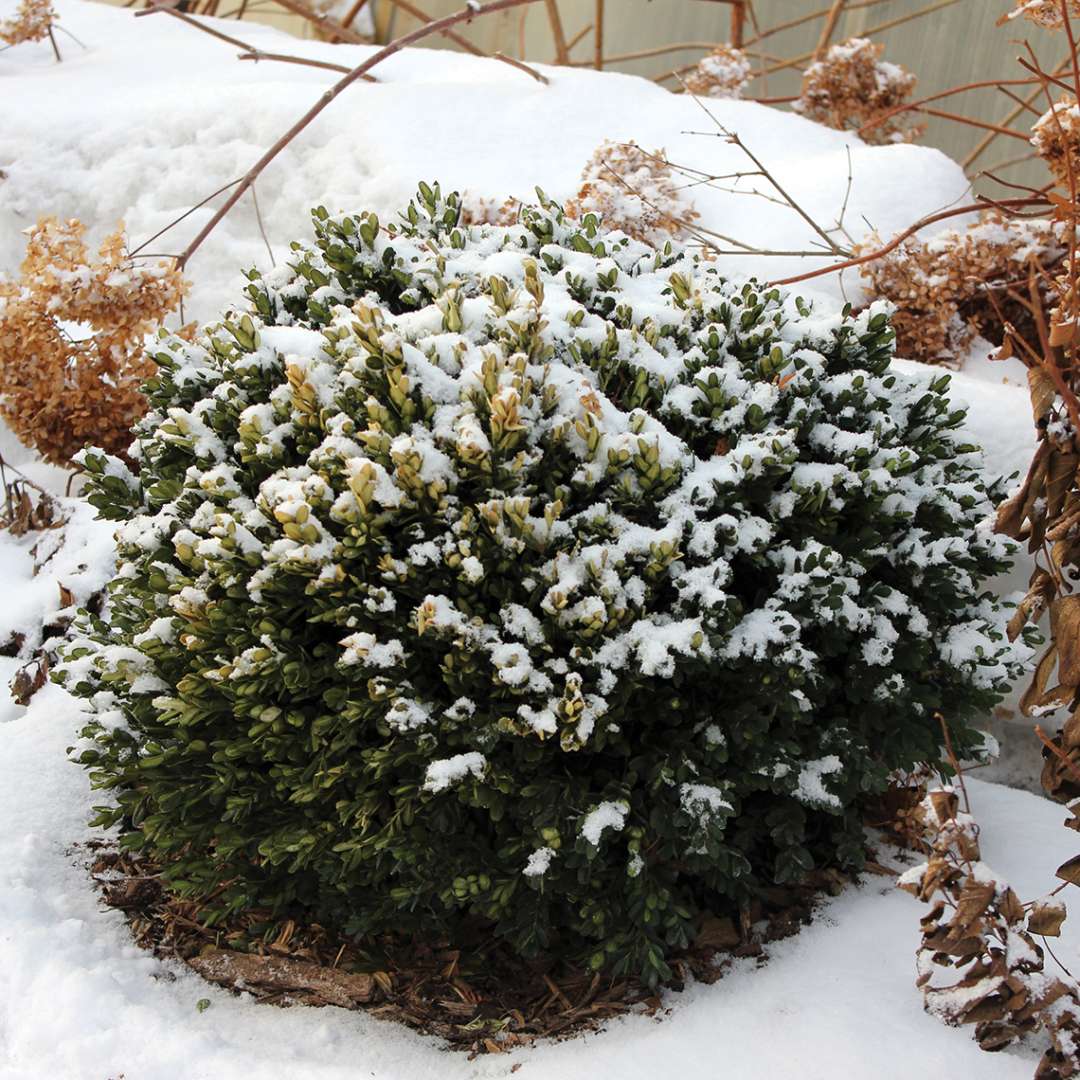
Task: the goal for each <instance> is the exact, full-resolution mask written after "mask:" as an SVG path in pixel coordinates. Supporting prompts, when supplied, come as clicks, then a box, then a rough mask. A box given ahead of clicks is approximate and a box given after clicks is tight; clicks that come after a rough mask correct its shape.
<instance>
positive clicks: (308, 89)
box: [0, 0, 968, 318]
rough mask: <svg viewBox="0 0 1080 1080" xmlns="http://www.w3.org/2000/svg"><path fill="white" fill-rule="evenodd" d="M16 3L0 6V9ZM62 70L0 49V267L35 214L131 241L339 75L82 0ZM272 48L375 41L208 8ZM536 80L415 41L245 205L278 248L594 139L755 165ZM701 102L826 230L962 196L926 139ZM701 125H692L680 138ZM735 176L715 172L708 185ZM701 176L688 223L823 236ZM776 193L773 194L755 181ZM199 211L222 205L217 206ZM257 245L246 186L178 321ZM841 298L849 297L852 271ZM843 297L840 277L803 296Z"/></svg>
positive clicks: (278, 166)
mask: <svg viewBox="0 0 1080 1080" xmlns="http://www.w3.org/2000/svg"><path fill="white" fill-rule="evenodd" d="M15 5H16V0H0V17H3V16H4V15H6V14H8V13H9V12H10V11H11V10H13V9H14V7H15ZM56 6H57V9H58V11H59V12H60V17H61V23H62V25H63V26H64V27H66V28H68V29H69V30H70V31H71V32H72V33H74V34H75V35H77V36H78V37H79V38H80V39H81V40H82V41H83V42H85V44H86V46H87V48H86V50H85V51H84V50H83V49H81V48H80V47H79V46H78V45H76V44H75V43H74V42H73V41H71V40H70V39H69V38H67V37H65V36H63V35H61V36H60V42H61V47H62V49H63V52H64V62H63V64H60V65H58V64H56V63H55V61H54V59H53V56H52V51H51V49H50V48H49V46H48V43H44V44H41V45H33V44H31V45H23V46H20V47H19V48H18V49H11V50H9V51H8V52H6V53H4V55H3V58H2V61H0V80H2V81H0V86H2V87H3V93H4V100H5V103H13V107H9V108H7V109H5V115H4V123H3V126H2V128H0V170H3V171H4V172H5V173H6V174H7V178H6V179H5V180H3V181H0V272H3V271H8V272H10V271H11V270H13V269H14V268H15V267H16V266H17V265H18V262H19V260H20V258H21V251H22V245H23V238H22V236H21V235H20V230H22V229H24V228H26V227H27V226H28V225H31V224H33V223H34V222H35V221H36V220H37V217H38V215H39V214H56V215H58V216H61V217H72V216H75V217H79V218H81V219H82V220H83V221H84V222H86V223H87V224H88V225H89V226H90V227H91V228H92V230H93V231H94V235H95V236H97V235H103V234H104V233H105V232H106V231H108V230H110V229H112V228H113V227H114V225H115V223H116V221H117V220H119V219H124V220H125V221H126V223H127V227H128V234H129V236H130V238H131V241H132V244H133V246H138V245H139V244H141V243H142V242H143V241H145V240H147V239H148V238H149V237H151V236H152V235H153V234H154V233H156V232H157V231H158V230H159V229H162V228H164V227H165V226H166V225H167V224H169V222H171V221H172V220H174V219H175V218H176V217H178V216H179V215H180V214H182V213H184V212H185V211H186V210H188V209H189V208H190V207H191V206H192V205H193V204H194V203H196V202H198V201H199V200H201V199H203V198H205V197H206V196H207V195H209V194H210V193H211V192H213V191H215V190H217V189H218V188H220V187H221V186H222V185H224V184H227V183H228V182H229V181H231V180H234V179H236V178H238V177H239V176H241V175H242V174H243V173H244V172H245V171H246V170H247V169H248V168H249V167H250V166H251V165H252V164H253V163H254V162H255V161H256V160H257V159H258V158H259V156H260V155H261V154H262V153H263V151H264V150H266V148H267V147H269V146H270V145H271V144H272V143H273V142H274V141H275V140H276V139H277V138H278V137H279V136H280V135H281V134H282V133H283V132H284V131H285V130H287V129H288V128H289V127H290V126H291V125H292V123H293V122H294V121H295V120H296V119H297V118H298V117H299V116H300V115H301V114H302V113H303V112H304V111H305V110H306V109H307V108H308V107H309V106H310V105H311V104H312V103H313V102H314V101H315V100H316V99H317V98H318V96H319V94H320V93H321V92H322V90H324V89H325V88H326V87H328V86H330V85H332V83H333V82H334V81H335V80H336V78H338V76H337V75H336V74H335V73H333V72H327V71H320V70H317V69H314V68H305V67H298V66H296V65H291V64H281V63H273V62H260V63H258V64H256V63H251V62H246V61H245V62H241V61H239V60H237V59H236V56H237V50H236V49H235V48H234V47H232V46H230V45H228V44H226V43H224V42H220V41H217V40H215V39H213V38H210V37H209V36H208V35H205V34H202V33H200V32H199V31H198V30H195V29H193V28H192V27H190V26H186V25H184V24H183V23H180V22H179V21H177V20H174V19H171V18H169V17H168V16H165V15H155V16H151V17H148V18H141V19H136V18H135V16H134V12H133V11H130V10H126V9H122V8H113V7H106V6H103V5H99V4H89V3H81V2H79V0H58V3H57V5H56ZM209 21H210V22H211V23H214V24H219V25H220V26H221V28H222V29H224V30H225V32H227V33H230V34H232V35H234V36H237V37H240V38H241V39H243V40H244V41H246V42H248V43H250V44H251V45H253V46H256V47H258V48H260V49H262V50H264V51H267V52H280V53H289V54H292V55H298V56H306V57H312V58H318V59H327V60H332V61H333V62H335V63H339V64H355V63H358V62H359V61H360V60H361V59H362V58H363V57H365V56H367V55H370V53H371V52H372V49H371V48H370V47H365V46H351V45H328V44H323V43H319V42H311V41H300V40H297V39H294V38H292V37H289V36H288V35H285V34H283V33H281V32H280V31H276V30H273V29H271V28H268V27H264V26H257V25H255V24H250V23H237V22H235V21H224V20H209ZM543 71H544V73H545V74H546V75H547V77H548V78H549V79H550V85H548V86H544V85H543V84H541V83H539V82H537V81H536V80H534V79H532V78H530V77H529V76H528V75H526V74H524V73H522V72H520V71H518V70H516V69H515V68H513V67H510V66H509V65H507V64H502V63H499V62H497V61H494V60H485V59H477V58H475V57H471V56H466V55H462V54H457V53H450V52H446V51H441V50H440V51H436V50H430V49H413V50H408V51H406V52H404V53H401V54H399V55H397V56H395V57H392V58H391V59H390V60H388V61H387V62H386V63H385V64H383V65H381V66H380V67H379V68H378V69H377V72H376V74H377V76H378V78H379V80H380V81H379V82H378V83H377V84H365V83H357V84H356V85H354V86H352V87H351V88H350V89H349V90H348V91H347V92H346V93H345V94H344V95H343V96H342V97H341V98H339V99H338V100H337V101H335V102H334V103H333V104H332V105H331V106H330V107H329V108H328V109H327V110H326V111H325V112H324V113H323V114H322V116H321V117H320V118H319V119H318V120H317V121H316V122H315V123H314V124H313V125H312V126H311V127H310V128H308V129H307V131H306V132H305V133H304V134H303V135H302V136H301V137H300V138H299V139H298V140H296V141H295V142H294V143H293V144H292V145H291V146H290V147H289V148H288V149H286V150H285V151H284V153H283V154H282V155H281V156H280V157H279V158H278V159H277V160H276V161H275V162H274V163H273V164H272V165H271V166H270V167H269V169H268V170H267V171H266V173H265V174H264V175H263V177H262V178H261V179H260V181H259V183H258V186H257V195H258V200H259V207H260V209H261V211H262V216H263V220H264V222H265V224H266V229H267V233H268V235H269V239H270V243H271V246H272V248H273V250H274V253H275V255H276V257H277V258H278V259H281V258H283V257H284V255H285V254H286V252H287V250H288V248H287V245H288V243H289V241H291V240H293V239H296V238H298V237H302V236H307V235H308V233H309V231H310V230H309V222H308V210H309V209H310V208H311V207H312V206H315V205H319V204H324V205H326V207H327V209H329V210H330V211H331V212H336V211H339V210H343V211H346V210H347V211H353V210H358V209H372V210H375V211H376V212H377V213H378V214H379V215H380V216H382V217H383V218H384V220H386V219H387V218H388V216H389V215H392V214H393V213H395V212H396V211H398V210H399V209H400V208H401V207H402V206H403V205H404V203H405V202H406V201H407V200H408V198H409V197H410V196H411V194H412V193H413V191H414V190H415V188H416V182H417V181H418V180H420V179H427V180H432V179H438V180H440V181H441V182H442V184H443V187H444V190H449V189H450V188H455V187H456V188H460V189H468V190H470V191H472V192H475V193H476V194H477V195H484V196H498V197H504V196H507V195H512V196H518V197H522V196H523V197H526V198H529V197H531V196H532V194H533V188H534V186H535V185H540V186H541V187H543V188H544V189H545V190H546V191H547V192H548V194H550V195H551V196H552V197H554V198H556V199H559V200H564V199H566V198H567V197H568V196H570V195H571V194H572V193H573V192H574V191H575V190H576V188H577V181H578V177H579V175H580V173H581V170H582V168H583V167H584V165H585V163H586V162H587V161H588V159H589V157H590V156H591V155H592V153H593V151H594V150H595V149H596V148H597V146H599V144H600V143H601V142H602V141H603V140H604V139H615V140H622V139H635V140H637V141H638V142H639V143H640V144H641V145H642V146H644V147H645V148H646V149H648V150H653V149H655V148H659V147H664V148H666V150H667V152H668V155H669V157H670V159H671V160H672V161H674V162H678V163H680V164H685V165H687V166H690V167H692V168H694V169H701V170H707V171H708V172H710V173H711V174H713V175H721V174H727V173H732V172H736V171H739V170H743V171H745V170H747V169H748V168H751V169H752V168H753V166H752V165H750V164H749V162H748V161H747V159H746V158H745V156H743V155H742V153H741V152H740V151H739V150H738V149H736V148H735V147H733V146H731V145H729V144H728V143H727V142H725V141H724V139H723V138H722V137H718V131H717V128H716V125H715V124H714V123H713V121H712V120H711V119H710V118H709V116H708V115H706V113H705V112H704V111H703V110H702V108H701V107H700V106H699V105H698V104H697V103H696V102H695V101H694V100H693V99H691V98H689V97H685V96H677V95H673V94H671V93H668V92H667V91H666V90H664V89H661V88H660V87H658V86H656V85H655V84H653V83H651V82H649V81H647V80H644V79H640V78H636V77H632V76H627V75H619V74H612V73H598V72H595V71H589V70H572V71H571V70H567V69H564V68H543ZM707 104H708V108H709V110H710V111H711V112H712V113H713V115H714V116H715V118H716V119H717V120H718V121H719V122H720V123H722V124H723V125H725V126H726V127H728V128H729V129H731V130H733V131H736V132H738V133H739V135H740V136H741V137H742V138H743V139H744V140H745V142H746V144H747V146H748V147H749V148H750V149H751V150H753V151H754V153H755V154H757V155H758V156H759V157H760V158H761V159H762V160H763V161H764V162H765V163H766V164H767V165H768V166H769V168H770V169H772V170H773V171H774V172H775V175H776V177H777V179H778V180H779V181H780V182H781V183H782V184H783V185H784V186H785V187H786V188H787V189H788V190H789V191H790V192H791V193H792V195H793V196H794V197H795V199H796V200H797V201H798V202H799V203H800V205H802V206H803V207H804V208H805V209H806V211H807V212H808V213H809V214H811V215H812V216H813V217H814V218H815V219H816V220H818V221H819V222H820V223H821V224H822V225H823V226H825V227H831V226H832V225H834V224H835V222H836V219H837V217H838V215H839V214H840V211H841V207H842V204H843V200H844V193H845V190H846V187H847V179H848V166H849V155H850V165H851V176H852V184H851V194H850V199H849V201H848V208H847V212H846V214H845V217H844V221H845V224H846V226H847V228H848V229H849V230H850V231H851V233H852V235H853V237H854V238H855V239H859V238H860V237H861V236H862V235H864V234H865V232H866V231H867V224H866V223H867V222H869V223H870V224H871V225H873V226H874V227H875V228H876V229H877V230H878V231H879V232H881V233H882V234H884V235H889V234H892V233H893V232H895V231H897V230H899V229H902V228H904V227H906V226H908V225H910V224H911V223H912V222H913V221H915V220H917V219H918V218H919V217H921V216H923V215H925V214H928V213H931V212H933V211H935V210H940V209H942V208H943V207H945V206H947V205H950V204H952V203H955V202H957V201H958V200H962V199H963V198H964V196H965V193H966V191H967V188H968V185H967V181H966V180H965V178H964V176H963V173H962V171H961V169H960V168H959V166H957V165H956V164H955V163H954V162H952V161H950V160H949V159H948V158H946V157H945V156H944V155H943V154H941V153H939V152H938V151H937V150H932V149H928V148H926V147H918V146H907V145H898V146H884V147H874V146H865V145H863V144H862V142H861V141H860V140H859V139H857V138H856V137H854V136H852V135H845V134H842V133H840V132H837V131H832V130H830V129H828V128H823V127H820V126H818V125H816V124H813V123H811V122H810V121H807V120H805V119H803V118H802V117H799V116H797V115H795V114H793V113H789V112H782V111H780V110H778V109H771V108H768V107H766V106H762V105H756V104H753V103H749V102H740V101H725V100H718V99H716V100H710V101H709V102H708V103H707ZM696 133H700V134H696ZM730 183H731V182H730V181H720V182H719V187H724V186H729V185H730ZM762 183H763V181H761V180H760V179H759V178H757V179H751V180H743V181H741V182H740V183H739V186H740V188H742V189H743V190H742V191H740V192H739V193H731V192H728V191H724V190H719V187H718V188H713V187H706V186H698V187H695V188H694V190H693V192H692V195H693V198H694V201H695V202H696V204H697V208H698V210H699V211H700V213H701V215H702V216H701V222H700V224H701V225H702V226H704V227H706V228H709V229H712V230H713V231H715V232H718V233H723V234H725V235H728V236H734V237H735V238H736V239H738V240H741V241H743V242H744V243H747V244H750V245H752V246H754V247H758V248H775V249H779V250H813V249H815V248H816V247H817V246H819V245H820V240H819V239H818V238H817V237H816V236H815V234H814V233H813V232H812V231H811V230H810V229H809V228H808V226H807V225H806V224H805V222H804V221H803V220H802V219H801V218H799V217H798V216H797V215H796V214H795V213H794V212H793V211H791V210H789V209H787V208H786V207H783V206H778V205H777V204H776V203H774V202H767V201H765V200H764V199H762V198H758V197H756V196H754V195H751V194H748V193H747V189H748V188H749V187H750V186H752V185H754V184H758V185H761V184H762ZM769 190H770V193H772V192H771V189H769ZM213 205H217V204H216V203H215V204H212V206H213ZM212 206H211V207H208V208H206V209H203V210H200V211H198V212H196V213H194V214H192V215H191V217H189V218H188V219H187V220H186V221H185V222H184V223H183V224H182V225H181V226H179V227H177V228H176V229H175V230H173V231H172V232H169V233H167V234H166V235H165V236H164V237H162V238H161V239H160V240H158V241H155V242H154V243H153V244H152V245H151V247H150V248H148V249H147V251H152V252H161V253H176V252H178V251H180V250H181V249H182V248H183V246H184V245H185V243H186V242H187V241H188V240H189V239H190V238H191V237H192V236H193V235H194V234H195V232H196V231H197V230H198V229H199V228H200V227H201V226H202V225H203V224H205V222H206V221H207V220H208V218H209V216H210V214H211V212H212ZM267 261H268V256H267V252H266V248H265V246H264V244H263V241H262V239H261V238H260V235H259V229H258V225H257V222H256V218H255V210H254V205H253V203H252V200H251V198H250V197H245V198H244V200H243V201H242V202H241V203H240V205H238V206H237V207H236V209H235V210H234V211H233V212H232V214H230V216H229V217H228V218H227V219H226V220H225V221H224V222H223V224H222V225H221V226H220V227H219V229H218V230H217V231H216V232H215V233H214V235H213V236H212V237H211V239H210V240H208V241H207V243H206V244H205V245H204V246H203V248H202V249H201V251H200V252H199V254H198V256H197V257H196V259H195V261H193V262H192V264H191V267H190V274H191V275H192V276H193V277H194V278H195V281H196V288H195V292H194V294H193V297H192V301H191V303H190V305H189V306H188V312H187V314H188V316H189V317H191V316H195V317H198V318H209V317H212V316H214V315H215V314H217V312H218V311H219V309H220V308H221V306H222V305H223V304H225V303H228V302H229V301H230V300H232V298H233V297H235V296H236V295H237V292H238V288H239V284H238V282H239V278H238V272H239V270H240V269H241V268H242V267H246V266H250V265H252V264H258V265H264V264H265V263H266V262H267ZM724 262H725V265H726V268H727V269H728V270H730V271H731V272H732V273H739V274H743V275H748V274H751V273H756V274H759V275H764V276H767V277H772V278H778V277H781V276H786V275H788V274H791V273H795V272H798V271H799V270H800V269H806V268H807V267H809V266H810V265H814V264H815V263H816V262H817V260H806V259H789V258H774V259H761V258H759V257H757V256H753V255H750V256H732V257H730V258H727V259H725V260H724ZM846 285H847V289H848V293H849V296H850V295H852V294H855V295H857V294H858V292H859V285H858V280H857V278H856V276H855V275H848V277H847V279H846ZM815 291H819V292H825V293H826V294H828V295H831V296H833V297H837V298H838V297H840V295H841V282H840V281H839V279H837V278H828V279H821V280H820V281H819V282H817V283H815V284H814V286H813V288H811V287H809V286H808V287H807V288H806V289H805V290H804V292H806V293H807V294H808V295H809V294H811V293H813V292H815Z"/></svg>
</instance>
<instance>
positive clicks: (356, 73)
mask: <svg viewBox="0 0 1080 1080" xmlns="http://www.w3.org/2000/svg"><path fill="white" fill-rule="evenodd" d="M537 2H538V0H490V2H489V3H486V4H483V5H480V6H478V7H467V8H465V9H464V10H463V11H458V12H455V13H454V14H452V15H445V16H444V17H443V18H441V19H437V20H436V21H435V22H432V23H427V24H425V25H424V26H421V27H418V28H417V29H416V30H412V31H410V32H409V33H407V34H403V35H402V36H401V37H399V38H396V39H395V40H394V41H391V42H390V43H389V44H388V45H385V46H384V47H383V48H381V49H380V50H379V51H378V52H377V53H375V54H373V55H372V56H369V57H368V58H367V59H366V60H365V61H364V62H363V63H362V64H360V65H359V66H357V67H355V68H353V70H352V71H350V72H349V74H348V75H343V76H342V77H341V78H340V79H339V80H338V81H337V82H336V83H334V85H333V86H331V87H329V88H328V89H327V90H326V91H325V92H324V93H323V94H322V96H321V97H320V98H319V100H318V101H316V102H315V104H314V105H312V106H311V108H309V109H308V110H307V112H305V113H304V115H303V116H301V117H300V119H299V120H297V121H296V123H295V124H293V125H292V127H290V128H289V130H288V131H286V132H285V133H284V134H283V135H282V136H281V137H280V138H279V139H278V140H277V141H276V142H275V143H274V145H273V146H271V147H270V149H269V150H267V151H266V153H264V154H263V155H262V157H260V158H259V160H258V161H256V162H255V164H254V165H252V167H251V168H250V169H249V170H248V171H247V173H246V174H245V175H244V176H243V177H242V178H241V180H240V181H239V183H237V184H236V185H235V188H234V190H233V192H232V193H231V194H230V195H229V197H228V198H227V199H226V200H225V202H224V203H223V204H222V206H221V207H220V208H219V209H218V210H217V211H216V212H215V214H214V215H213V217H212V218H211V219H210V220H209V221H208V222H207V223H206V224H205V225H204V226H203V227H202V228H201V229H200V230H199V233H198V235H197V236H196V237H195V239H194V240H192V241H191V243H190V244H188V246H187V247H186V248H185V249H184V251H183V252H182V253H181V255H180V258H179V259H178V260H177V268H178V269H183V268H184V266H186V265H187V262H188V260H189V259H190V258H191V256H192V255H194V254H195V252H196V251H198V249H199V247H200V246H201V245H202V243H203V241H204V240H205V239H206V238H207V237H208V236H209V235H210V233H212V232H213V231H214V229H215V228H217V226H218V223H219V222H220V221H221V220H222V218H224V217H225V215H226V214H228V213H229V211H230V210H231V209H232V208H233V207H234V206H235V205H236V204H237V202H239V201H240V199H241V198H242V197H243V195H244V192H245V191H247V189H248V188H249V187H251V185H252V184H254V183H255V181H256V180H257V179H258V178H259V176H260V175H261V174H262V172H263V170H264V169H265V168H266V167H267V166H268V165H269V164H270V163H271V162H272V161H273V160H274V159H275V158H276V157H277V156H278V154H280V153H281V151H282V150H284V149H285V147H286V146H288V145H289V143H291V142H292V141H293V139H295V138H296V137H297V135H299V134H300V132H301V131H303V130H304V129H305V128H306V127H307V126H308V125H309V124H310V123H311V122H312V121H313V120H314V119H315V118H316V117H317V116H318V115H319V114H320V113H321V112H322V111H323V109H325V108H326V107H327V106H328V105H330V104H332V103H333V102H334V101H335V100H336V99H337V97H338V96H339V95H340V94H342V93H344V91H346V90H347V89H348V88H349V87H350V86H352V84H353V83H354V82H356V81H357V80H358V79H361V78H363V77H364V76H365V75H366V74H367V73H368V72H369V71H370V70H371V69H372V68H373V67H375V66H376V65H378V64H380V63H382V61H383V60H386V59H387V58H388V57H391V56H394V55H395V54H396V53H399V52H401V50H402V49H404V48H406V47H407V46H409V45H412V44H413V43H414V42H417V41H422V40H423V39H424V38H426V37H430V36H431V35H432V34H437V33H440V32H441V31H443V30H445V29H448V28H449V27H452V26H456V25H457V24H458V23H463V22H468V21H470V20H472V19H474V18H477V17H478V16H483V15H489V14H491V13H493V12H496V11H505V10H507V9H508V8H514V7H522V6H524V5H526V4H534V3H537Z"/></svg>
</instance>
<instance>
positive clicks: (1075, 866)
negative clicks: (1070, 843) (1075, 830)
mask: <svg viewBox="0 0 1080 1080" xmlns="http://www.w3.org/2000/svg"><path fill="white" fill-rule="evenodd" d="M1056 873H1057V876H1058V877H1059V878H1061V880H1062V881H1067V882H1069V884H1070V885H1077V886H1080V855H1076V856H1074V857H1073V858H1071V859H1069V861H1068V862H1063V863H1062V864H1061V865H1060V866H1059V867H1058V868H1057V871H1056Z"/></svg>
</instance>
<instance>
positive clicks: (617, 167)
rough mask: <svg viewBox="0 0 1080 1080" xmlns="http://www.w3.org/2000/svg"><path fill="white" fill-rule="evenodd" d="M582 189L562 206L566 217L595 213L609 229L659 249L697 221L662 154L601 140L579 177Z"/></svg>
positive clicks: (635, 145)
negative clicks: (659, 246)
mask: <svg viewBox="0 0 1080 1080" xmlns="http://www.w3.org/2000/svg"><path fill="white" fill-rule="evenodd" d="M581 180H582V184H581V189H580V190H579V191H578V193H577V195H576V196H575V197H574V198H573V199H571V200H570V201H569V202H568V203H567V204H566V213H567V214H568V215H569V216H570V217H575V218H582V217H584V216H585V215H586V214H598V215H599V216H600V217H602V218H603V219H604V224H605V225H606V226H607V227H608V228H609V229H621V230H622V231H623V232H624V233H626V234H627V235H628V236H633V237H634V238H635V239H638V240H644V241H645V242H646V243H650V244H657V245H663V244H664V243H665V242H667V241H668V240H670V239H671V238H672V237H673V236H679V235H681V234H682V233H684V232H685V231H686V226H687V224H689V223H691V222H693V221H694V220H695V219H696V218H697V217H698V214H697V211H696V210H695V209H694V207H693V204H692V203H688V202H687V201H686V199H685V198H684V196H683V194H682V192H681V191H680V190H679V188H678V187H677V185H676V184H675V179H674V176H673V175H672V171H671V166H670V165H669V164H668V161H667V157H666V155H665V153H664V151H663V150H656V151H654V152H653V153H651V154H650V153H648V152H647V151H645V150H643V149H642V148H641V147H640V146H638V145H637V143H634V142H629V143H620V142H610V141H605V142H604V143H602V144H601V145H600V146H599V147H598V148H597V150H596V153H594V154H593V156H592V158H590V160H589V162H588V164H587V165H586V166H585V169H584V171H583V172H582V174H581Z"/></svg>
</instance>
